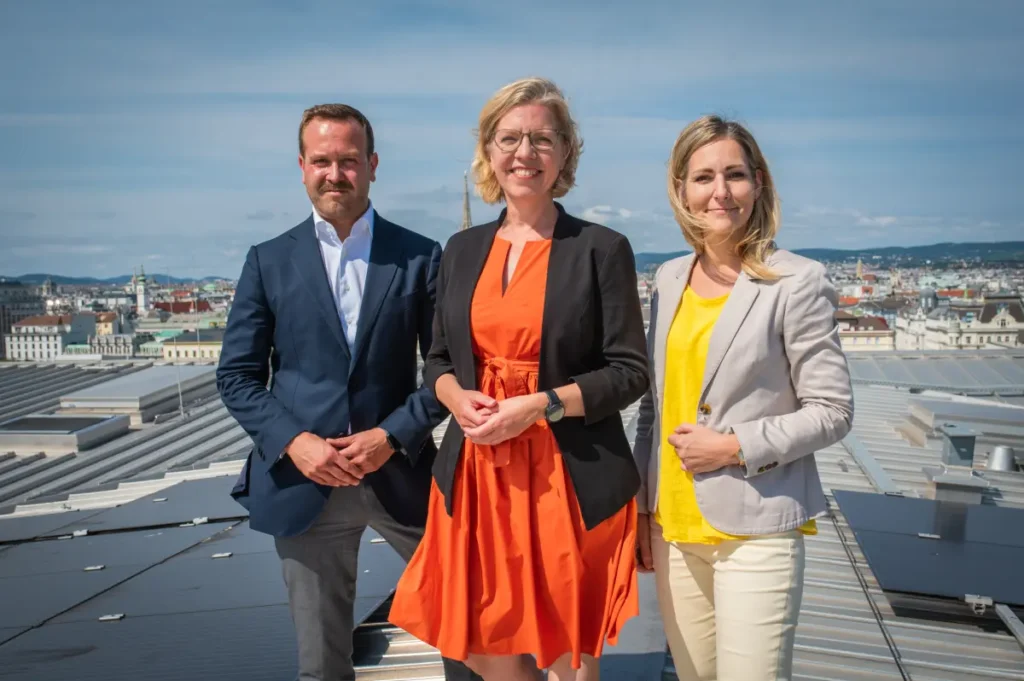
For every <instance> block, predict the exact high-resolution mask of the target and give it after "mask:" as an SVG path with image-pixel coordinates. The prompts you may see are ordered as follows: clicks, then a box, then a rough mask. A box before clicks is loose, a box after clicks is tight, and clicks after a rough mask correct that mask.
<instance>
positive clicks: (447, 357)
mask: <svg viewBox="0 0 1024 681" xmlns="http://www.w3.org/2000/svg"><path fill="white" fill-rule="evenodd" d="M449 260H451V256H450V251H449V249H447V248H446V249H445V250H444V253H443V254H442V255H441V267H440V268H439V269H438V272H437V288H436V292H435V294H434V318H433V334H432V335H433V339H432V340H431V342H430V350H428V351H427V356H426V358H424V360H423V385H424V386H425V387H426V388H427V389H428V390H430V392H431V393H433V395H434V397H435V399H436V398H437V390H436V389H435V387H434V385H435V384H436V383H437V379H439V378H441V376H443V375H444V374H454V373H455V365H454V364H453V363H452V356H451V352H450V351H449V349H448V339H447V338H446V336H445V330H444V320H445V316H444V298H445V289H446V287H447V281H448V277H447V270H448V267H449V265H448V262H449Z"/></svg>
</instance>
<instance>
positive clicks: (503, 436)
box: [464, 393, 548, 445]
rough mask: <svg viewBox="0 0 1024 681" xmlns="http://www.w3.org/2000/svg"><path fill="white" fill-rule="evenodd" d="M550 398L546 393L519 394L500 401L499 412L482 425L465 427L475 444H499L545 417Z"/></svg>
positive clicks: (467, 435)
mask: <svg viewBox="0 0 1024 681" xmlns="http://www.w3.org/2000/svg"><path fill="white" fill-rule="evenodd" d="M547 404H548V398H547V396H546V395H544V393H534V394H533V395H517V396H516V397H510V398H508V399H507V400H502V401H500V402H498V408H497V413H495V414H492V415H491V416H490V417H489V418H488V419H487V422H486V423H484V424H483V425H481V426H478V427H474V428H469V429H464V431H465V433H466V437H468V438H469V439H470V440H471V441H472V442H473V444H477V445H497V444H501V443H502V442H505V441H506V440H511V439H512V438H514V437H516V436H517V435H521V434H522V432H523V431H524V430H526V429H527V428H529V427H530V426H532V425H533V424H534V423H536V422H537V421H539V420H540V419H541V418H543V417H544V409H545V408H546V407H547Z"/></svg>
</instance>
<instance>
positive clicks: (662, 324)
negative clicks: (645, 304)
mask: <svg viewBox="0 0 1024 681" xmlns="http://www.w3.org/2000/svg"><path fill="white" fill-rule="evenodd" d="M695 261H696V258H695V257H694V256H693V255H688V256H686V257H684V258H683V260H682V261H681V262H679V263H678V264H677V265H676V266H675V268H674V269H675V272H666V273H665V274H666V276H664V277H662V278H661V281H659V282H658V315H657V317H656V318H655V320H654V324H655V327H654V362H655V366H654V381H655V383H657V380H658V378H661V385H655V394H656V395H657V396H658V404H659V405H660V404H661V398H662V392H663V391H664V388H665V385H664V384H665V380H664V377H665V350H666V348H667V347H668V332H669V329H670V328H671V327H672V321H673V320H674V319H675V317H676V312H677V311H678V310H679V301H680V300H682V298H683V291H684V290H686V284H687V283H688V282H689V281H690V272H691V271H692V270H693V263H694V262H695Z"/></svg>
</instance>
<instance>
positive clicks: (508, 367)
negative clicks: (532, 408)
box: [473, 357, 548, 467]
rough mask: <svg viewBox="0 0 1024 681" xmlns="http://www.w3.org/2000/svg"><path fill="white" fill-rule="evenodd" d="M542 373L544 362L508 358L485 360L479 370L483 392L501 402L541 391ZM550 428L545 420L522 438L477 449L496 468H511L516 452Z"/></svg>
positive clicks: (483, 359) (476, 445) (528, 430)
mask: <svg viewBox="0 0 1024 681" xmlns="http://www.w3.org/2000/svg"><path fill="white" fill-rule="evenodd" d="M538 371H540V362H532V361H527V360H518V359H506V358H504V357H488V358H481V359H480V360H479V364H478V367H477V373H478V379H479V380H478V385H479V386H480V392H482V393H483V394H484V395H487V396H489V397H493V398H494V399H496V400H498V401H499V402H500V401H501V400H504V399H508V398H509V397H516V396H518V395H531V394H533V393H535V392H536V391H537V372H538ZM547 426H548V423H547V421H546V420H543V419H542V420H540V421H537V422H536V423H535V424H534V425H532V426H530V427H529V428H527V429H526V430H525V431H523V433H522V435H520V436H519V437H514V438H512V439H511V440H506V441H504V442H502V443H499V444H496V445H478V444H473V447H474V448H476V450H477V451H478V452H479V453H480V454H482V455H483V456H484V457H485V458H486V459H488V460H490V461H491V463H492V464H493V465H494V466H497V467H500V466H507V465H508V462H509V461H511V459H512V456H513V455H514V454H515V453H517V452H519V451H521V450H522V449H523V448H524V447H527V446H528V441H529V440H531V439H533V438H534V437H537V436H543V435H544V431H545V430H546V429H547Z"/></svg>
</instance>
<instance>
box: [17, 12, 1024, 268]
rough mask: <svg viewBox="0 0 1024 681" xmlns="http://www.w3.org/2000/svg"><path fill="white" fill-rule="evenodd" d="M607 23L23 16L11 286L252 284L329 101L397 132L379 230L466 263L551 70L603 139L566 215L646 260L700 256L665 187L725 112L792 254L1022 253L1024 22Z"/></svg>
mask: <svg viewBox="0 0 1024 681" xmlns="http://www.w3.org/2000/svg"><path fill="white" fill-rule="evenodd" d="M599 4H604V3H593V2H565V1H563V2H557V3H556V2H550V1H549V2H533V1H532V0H525V1H519V2H515V3H506V4H504V5H500V4H498V3H480V2H454V1H451V2H447V1H443V0H442V1H437V2H428V1H422V0H421V1H416V2H412V1H410V2H385V1H381V2H373V3H359V4H357V3H347V2H338V1H337V0H335V1H334V2H302V1H299V0H290V1H283V0H278V1H276V2H270V1H269V0H266V1H263V0H249V1H247V2H237V3H236V2H227V1H225V2H213V3H211V2H195V1H192V0H180V1H178V2H175V3H170V2H167V3H149V2H145V3H139V2H112V1H110V2H104V1H102V0H97V2H89V3H72V2H59V1H53V0H34V1H33V2H26V3H3V8H2V9H0V27H2V28H0V38H2V40H0V63H3V64H4V80H3V87H2V89H0V149H2V150H3V152H2V153H0V274H7V275H18V274H24V273H28V272H51V273H60V274H66V275H92V276H103V277H105V276H113V275H117V274H123V273H126V272H130V271H131V270H132V268H133V267H134V266H136V265H140V264H141V265H144V266H145V268H146V270H147V272H155V273H166V272H169V273H170V274H173V275H177V276H204V275H223V276H231V277H234V276H236V275H237V273H238V271H239V270H240V266H241V262H242V259H243V257H244V253H245V250H246V249H247V247H248V246H249V245H250V244H252V243H255V242H258V241H261V240H263V239H266V238H269V237H272V236H274V235H275V234H277V233H280V232H282V231H284V230H286V229H288V228H289V227H291V226H293V225H294V224H296V223H298V222H299V221H300V220H302V219H303V218H304V217H305V216H306V215H307V214H308V212H309V204H308V199H307V198H306V196H305V193H304V189H303V187H302V185H301V183H300V175H299V171H298V169H297V167H296V154H297V150H296V139H295V138H296V127H297V124H298V120H299V117H300V115H301V112H302V110H303V109H304V108H305V107H307V106H309V105H312V104H315V103H320V102H327V101H340V102H345V103H348V104H352V105H354V106H356V107H358V108H360V109H362V110H363V111H364V112H365V113H366V114H367V115H368V116H369V117H370V119H371V121H372V122H373V125H374V128H375V132H376V135H377V138H378V150H379V152H380V156H381V160H380V168H379V170H378V181H377V183H376V184H375V185H374V187H373V190H372V193H371V197H372V198H373V200H374V203H375V205H376V206H377V208H378V210H380V211H381V212H382V213H383V214H384V215H385V216H387V217H390V218H391V219H393V220H395V221H398V222H400V223H402V224H404V225H406V226H408V227H411V228H413V229H416V230H417V231H421V232H423V233H426V234H428V235H430V236H432V237H434V238H437V239H439V240H441V241H442V242H443V241H444V240H445V239H446V238H447V236H448V235H449V234H450V233H451V232H452V231H453V230H454V229H456V228H457V225H458V224H459V220H460V215H461V186H462V183H461V180H462V173H463V171H464V170H465V169H466V167H467V166H468V164H469V161H470V157H471V154H472V149H473V137H472V129H473V128H474V126H475V124H476V120H477V115H478V113H479V110H480V107H481V106H482V105H483V103H484V101H485V100H486V99H487V97H488V96H489V95H490V94H491V93H492V92H493V91H494V90H495V89H497V88H498V87H499V86H501V85H502V84H504V83H506V82H508V81H510V80H513V79H515V78H517V77H521V76H526V75H542V76H546V77H549V78H552V79H553V80H555V81H556V82H557V83H558V84H559V85H561V86H562V88H563V89H564V90H565V91H566V93H567V94H568V95H569V97H570V99H571V103H572V105H573V110H574V114H575V115H576V117H577V119H578V121H579V123H580V126H581V128H582V132H583V136H584V140H585V145H584V154H583V157H582V159H581V162H580V169H579V173H578V178H577V179H578V186H577V187H576V188H575V189H574V190H573V191H572V192H571V193H570V194H569V195H568V196H567V197H566V198H565V199H564V203H565V205H566V207H567V208H568V209H569V210H570V211H574V212H576V213H577V214H585V215H587V216H589V217H593V218H596V219H598V220H600V221H603V222H605V223H606V224H608V225H610V226H612V227H614V228H616V229H619V230H620V231H622V232H624V233H625V234H626V235H627V236H629V238H630V240H631V241H632V243H633V247H634V249H635V250H636V251H668V250H678V249H681V248H683V247H684V244H683V242H682V238H681V236H680V234H679V230H678V228H677V227H676V226H675V223H674V222H673V220H672V218H671V212H670V210H669V207H668V201H667V199H666V196H665V165H666V160H667V157H668V153H669V151H670V149H671V146H672V143H673V141H674V139H675V136H676V134H677V133H678V132H679V130H680V129H682V127H683V126H685V124H686V123H687V122H689V121H690V120H692V119H693V118H695V117H697V116H699V115H701V114H704V113H709V112H717V113H722V114H725V115H727V116H731V117H735V118H738V119H739V120H741V121H743V122H745V123H746V124H748V125H749V126H750V128H751V129H752V130H753V132H754V134H755V135H756V136H757V137H758V139H759V141H760V142H761V145H762V147H763V149H764V151H765V153H766V154H767V156H768V159H769V162H770V165H771V167H772V170H773V172H774V174H775V176H776V181H777V184H778V186H779V191H780V194H781V196H782V199H783V227H782V231H781V233H780V239H779V240H780V243H781V244H782V245H783V246H785V247H789V248H800V247H812V246H813V247H839V248H853V247H868V246H883V245H914V244H925V243H934V242H937V241H970V240H978V241H995V240H1004V239H1014V238H1021V235H1024V217H1022V214H1021V210H1020V208H1019V204H1020V199H1019V196H1020V187H1021V185H1022V183H1021V179H1020V178H1021V173H1022V172H1024V170H1022V169H1024V162H1022V159H1024V126H1022V125H1021V123H1022V121H1024V114H1022V111H1024V40H1022V39H1021V36H1022V35H1024V3H1020V2H1016V1H1014V0H1007V1H1003V2H995V1H993V2H989V1H985V0H978V1H975V2H970V3H966V2H954V1H947V0H921V1H917V2H911V1H906V2H892V1H891V0H889V1H886V2H875V1H873V0H872V1H862V2H857V3H842V4H840V3H821V2H802V3H793V2H781V3H779V2H774V3H760V2H731V3H702V4H701V5H700V6H694V5H692V4H691V3H680V2H643V1H637V2H633V3H630V4H628V5H627V3H616V5H617V6H614V7H612V8H610V9H597V6H598V5H599ZM769 5H770V6H769ZM496 213H497V208H495V207H491V206H486V205H484V204H482V203H480V202H479V201H474V203H473V216H474V219H475V220H476V221H483V220H484V219H487V218H490V217H492V216H493V215H495V214H496Z"/></svg>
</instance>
